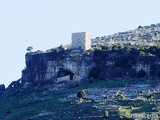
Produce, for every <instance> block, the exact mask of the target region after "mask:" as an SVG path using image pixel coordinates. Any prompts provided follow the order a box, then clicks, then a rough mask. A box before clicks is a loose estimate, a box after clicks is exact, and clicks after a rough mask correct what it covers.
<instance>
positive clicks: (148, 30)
mask: <svg viewBox="0 0 160 120" xmlns="http://www.w3.org/2000/svg"><path fill="white" fill-rule="evenodd" d="M92 42H93V44H97V43H98V44H100V45H113V44H114V45H115V44H123V45H124V44H130V45H139V44H140V45H143V44H146V45H149V46H153V45H157V44H159V43H160V23H158V24H152V25H150V26H143V27H142V26H139V27H138V28H137V29H135V30H130V31H126V32H119V33H115V34H113V35H109V36H106V35H105V36H102V37H96V38H95V39H92Z"/></svg>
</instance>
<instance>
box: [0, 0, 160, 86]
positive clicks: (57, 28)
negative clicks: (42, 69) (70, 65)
mask: <svg viewBox="0 0 160 120" xmlns="http://www.w3.org/2000/svg"><path fill="white" fill-rule="evenodd" d="M159 5H160V0H0V44H1V47H0V52H1V57H0V84H6V85H8V84H9V83H10V82H11V81H14V80H17V79H19V78H20V77H21V71H22V69H23V68H24V67H25V53H26V48H27V47H28V46H33V47H34V50H46V49H50V48H53V47H56V46H59V45H60V44H63V45H65V44H68V43H71V33H72V32H83V31H87V32H90V33H91V36H92V38H94V37H96V36H103V35H109V34H113V33H116V32H123V31H127V30H130V29H135V28H137V27H138V26H139V25H142V26H144V25H150V24H152V23H154V24H156V23H160V14H159V11H160V7H159Z"/></svg>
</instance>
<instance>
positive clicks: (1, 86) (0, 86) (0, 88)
mask: <svg viewBox="0 0 160 120" xmlns="http://www.w3.org/2000/svg"><path fill="white" fill-rule="evenodd" d="M4 90H5V85H4V84H1V85H0V92H3V91H4Z"/></svg>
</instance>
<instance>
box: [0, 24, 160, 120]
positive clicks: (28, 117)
mask: <svg viewBox="0 0 160 120" xmlns="http://www.w3.org/2000/svg"><path fill="white" fill-rule="evenodd" d="M159 28H160V24H156V25H151V26H144V27H141V26H139V27H138V29H136V30H133V31H129V32H124V33H117V34H114V35H111V36H108V37H97V38H96V39H94V40H93V45H92V48H91V49H87V50H85V48H84V49H81V48H82V47H84V45H85V44H84V43H83V42H82V41H81V39H79V37H78V40H79V41H78V43H80V45H81V46H80V45H79V44H78V43H76V44H74V45H75V48H74V49H73V48H71V47H70V46H62V45H61V46H59V47H57V48H53V49H50V50H47V51H45V52H43V51H39V50H38V51H36V52H33V51H31V50H32V49H33V48H32V47H28V48H27V50H28V52H27V53H26V55H25V62H26V67H25V68H24V69H23V70H22V77H21V78H20V79H19V80H17V81H13V82H12V83H11V84H10V85H9V86H8V87H7V88H5V86H4V85H0V103H1V104H0V119H1V120H44V119H46V120H59V119H60V120H66V119H69V120H70V119H72V120H77V119H80V120H85V119H86V120H88V119H92V120H93V119H95V120H96V119H105V118H106V117H107V116H108V115H109V117H108V119H110V120H112V119H124V118H125V119H131V120H132V119H133V118H137V116H139V115H141V118H146V116H147V115H152V114H155V115H156V116H157V115H159V113H158V111H160V104H159V101H160V89H159V86H160V80H159V78H160V69H159V68H160V62H159V61H160V47H159V46H158V45H157V44H158V42H159V40H160V39H159V37H158V36H159V33H160V29H159ZM85 34H86V33H80V37H84V36H83V35H85ZM78 35H79V34H78ZM135 36H137V37H135ZM145 37H146V38H145ZM88 38H89V37H88ZM74 39H75V40H77V35H76V36H75V37H74ZM113 39H114V40H113ZM106 41H107V42H106ZM113 41H114V44H113V43H112V42H113ZM128 41H129V42H134V43H133V44H131V43H128ZM76 42H77V41H76ZM87 42H89V39H88V41H87ZM87 42H86V43H87ZM137 42H139V43H140V44H138V43H137ZM142 43H143V44H142ZM152 44H154V46H152ZM94 45H95V46H94ZM88 46H89V45H88ZM88 46H87V47H88ZM89 47H90V46H89ZM81 91H83V92H85V93H86V96H85V97H83V98H82V97H78V96H79V95H78V93H80V92H81ZM104 113H105V116H104Z"/></svg>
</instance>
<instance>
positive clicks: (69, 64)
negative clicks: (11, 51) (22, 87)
mask: <svg viewBox="0 0 160 120" xmlns="http://www.w3.org/2000/svg"><path fill="white" fill-rule="evenodd" d="M93 67H94V62H93V61H92V53H91V52H84V51H81V50H63V49H61V50H53V51H51V52H46V53H41V54H37V53H27V54H26V69H24V70H23V71H22V82H39V81H53V82H58V81H57V80H60V78H66V80H68V81H69V80H74V81H80V80H81V79H83V78H87V77H88V75H89V72H90V70H91V69H92V68H93ZM65 76H70V77H65ZM61 80H62V79H61ZM61 80H60V81H61Z"/></svg>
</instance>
